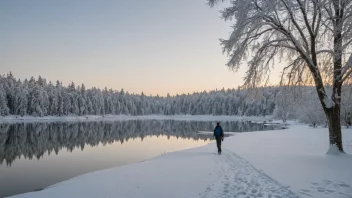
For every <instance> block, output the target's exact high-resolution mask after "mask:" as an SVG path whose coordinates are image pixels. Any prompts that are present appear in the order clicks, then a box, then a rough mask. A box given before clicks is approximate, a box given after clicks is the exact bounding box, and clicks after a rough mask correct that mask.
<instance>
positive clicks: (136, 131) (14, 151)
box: [0, 120, 273, 166]
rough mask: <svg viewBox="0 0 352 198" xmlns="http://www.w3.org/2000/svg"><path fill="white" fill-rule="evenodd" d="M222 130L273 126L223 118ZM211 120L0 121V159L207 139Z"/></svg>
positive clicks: (2, 160)
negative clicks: (163, 139)
mask: <svg viewBox="0 0 352 198" xmlns="http://www.w3.org/2000/svg"><path fill="white" fill-rule="evenodd" d="M222 126H223V128H224V129H225V131H236V132H243V131H260V130H271V129H273V126H265V125H262V124H254V123H251V122H223V123H222ZM213 127H214V123H212V122H195V121H173V120H130V121H115V122H104V121H100V122H75V123H73V122H69V123H62V122H57V123H17V124H0V163H1V164H3V163H6V164H7V165H8V166H11V164H12V163H13V162H14V161H15V160H16V159H20V157H21V156H23V157H24V158H26V159H27V158H28V159H33V158H37V159H40V158H42V157H43V155H44V154H45V153H46V152H48V154H51V153H52V152H55V154H58V153H59V151H60V150H61V149H63V148H67V150H68V151H70V152H72V151H73V150H74V149H77V148H80V149H81V150H83V149H84V147H85V146H86V145H90V146H97V145H98V144H100V143H102V144H103V145H106V144H111V143H114V142H116V141H119V142H120V143H121V144H123V143H124V142H126V141H128V140H129V139H136V138H140V139H141V140H142V141H143V139H144V138H145V137H147V136H160V135H166V136H167V137H168V138H170V136H174V137H177V138H187V139H194V140H209V139H210V138H212V137H211V135H200V134H198V131H212V129H213Z"/></svg>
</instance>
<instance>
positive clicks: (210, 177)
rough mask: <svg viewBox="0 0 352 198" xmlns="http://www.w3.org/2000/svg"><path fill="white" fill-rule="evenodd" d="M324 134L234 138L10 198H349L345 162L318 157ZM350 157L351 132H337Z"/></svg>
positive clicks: (349, 163)
mask: <svg viewBox="0 0 352 198" xmlns="http://www.w3.org/2000/svg"><path fill="white" fill-rule="evenodd" d="M327 134H328V131H327V129H326V128H310V127H309V126H307V125H300V124H296V123H291V125H290V127H289V128H288V129H285V130H275V131H261V132H251V133H241V134H237V135H236V136H232V137H229V138H226V139H225V141H224V142H223V155H221V156H218V155H217V154H215V144H214V143H211V144H209V145H207V146H204V147H199V148H194V149H189V150H184V151H179V152H173V153H167V154H164V155H161V156H159V157H156V158H153V159H150V160H146V161H143V162H140V163H135V164H130V165H126V166H121V167H115V168H111V169H107V170H102V171H96V172H92V173H88V174H84V175H81V176H78V177H75V178H72V179H70V180H67V181H63V182H60V183H58V184H55V185H53V186H50V187H48V188H45V189H44V190H42V191H38V192H30V193H26V194H20V195H15V196H14V197H29V198H30V197H39V198H41V197H82V198H83V197H84V198H86V197H143V198H144V197H146V198H149V197H169V198H174V197H175V198H176V197H183V198H188V197H189V198H191V197H202V198H203V197H204V198H214V197H225V198H226V197H246V196H250V197H285V198H291V197H292V198H296V197H302V198H308V197H317V198H318V197H319V198H330V197H334V198H349V197H351V195H352V171H350V167H352V156H351V155H348V154H346V155H340V156H331V155H325V153H326V151H327V150H328V147H329V145H328V138H327V137H328V136H327ZM343 136H344V139H343V141H344V147H345V151H346V152H347V153H352V130H351V129H344V130H343Z"/></svg>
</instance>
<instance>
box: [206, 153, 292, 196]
mask: <svg viewBox="0 0 352 198" xmlns="http://www.w3.org/2000/svg"><path fill="white" fill-rule="evenodd" d="M218 157H219V158H218V159H215V160H218V161H219V167H220V168H219V171H218V173H217V174H218V175H219V177H218V179H217V181H215V182H214V183H213V184H210V185H209V186H208V187H207V188H206V189H205V191H204V192H203V193H201V194H199V197H200V198H230V197H231V198H298V196H297V195H296V194H294V193H293V192H292V191H290V190H289V189H288V187H285V186H282V185H281V184H280V183H278V182H277V181H275V180H273V179H272V178H270V177H269V176H267V175H266V174H264V173H263V172H261V171H258V170H257V169H255V168H254V167H253V166H252V165H251V164H250V163H249V162H247V161H246V160H245V159H243V158H241V157H239V156H237V155H236V154H234V153H232V152H231V151H229V150H225V152H223V154H222V155H220V156H218Z"/></svg>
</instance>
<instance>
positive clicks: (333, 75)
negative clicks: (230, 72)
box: [208, 0, 352, 152]
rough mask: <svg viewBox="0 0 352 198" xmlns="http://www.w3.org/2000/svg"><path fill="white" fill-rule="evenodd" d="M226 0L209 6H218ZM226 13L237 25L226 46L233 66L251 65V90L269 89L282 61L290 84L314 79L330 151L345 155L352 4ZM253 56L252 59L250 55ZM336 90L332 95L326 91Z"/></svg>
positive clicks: (274, 4) (305, 0) (249, 6)
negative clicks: (344, 95) (343, 112)
mask: <svg viewBox="0 0 352 198" xmlns="http://www.w3.org/2000/svg"><path fill="white" fill-rule="evenodd" d="M223 1H226V0H208V2H209V4H210V5H211V6H212V5H214V4H216V3H218V2H223ZM229 3H230V6H229V7H227V8H225V9H224V10H223V11H222V17H223V18H224V20H233V21H234V25H233V32H232V33H231V35H230V37H229V39H227V40H221V44H222V45H223V47H224V51H225V52H227V53H228V54H229V57H230V59H229V61H228V63H227V65H228V66H229V67H230V68H232V69H234V70H237V69H238V68H239V67H240V65H241V63H242V62H243V60H248V70H247V73H246V76H245V85H247V86H248V87H256V86H258V85H260V84H262V83H264V84H265V83H266V82H267V80H268V79H269V76H270V70H271V67H272V66H273V65H274V64H275V63H277V61H276V59H283V58H285V61H286V63H287V66H286V67H285V68H284V69H283V77H287V78H283V80H282V82H284V79H288V81H286V82H287V83H297V82H302V81H304V80H307V78H305V77H309V78H310V79H312V83H314V85H315V87H316V92H317V94H318V98H319V101H320V104H321V105H322V108H323V110H324V113H325V115H326V117H327V120H328V124H329V139H330V145H333V146H336V147H337V148H338V149H339V150H340V151H341V152H343V146H342V137H341V124H340V108H341V106H340V105H341V88H342V85H343V83H344V82H345V81H346V80H347V79H349V78H351V73H352V54H351V47H352V45H351V43H352V31H351V30H352V1H351V0H231V1H229ZM249 53H250V54H251V55H250V56H248V54H249ZM327 85H331V87H332V92H331V93H330V94H328V93H327V91H326V88H325V86H327Z"/></svg>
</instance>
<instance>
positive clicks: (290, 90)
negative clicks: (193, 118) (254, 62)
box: [0, 73, 352, 125]
mask: <svg viewBox="0 0 352 198" xmlns="http://www.w3.org/2000/svg"><path fill="white" fill-rule="evenodd" d="M342 94H343V101H342V104H341V105H342V109H341V118H342V120H341V121H342V123H344V124H346V125H351V120H352V118H351V113H352V85H345V86H344V87H343V93H342ZM106 114H111V115H121V114H124V115H151V114H153V115H182V114H189V115H236V116H267V115H273V116H274V117H276V118H278V119H283V120H287V119H299V120H301V121H303V122H307V123H311V124H313V125H317V124H324V123H325V121H326V118H325V115H324V113H323V111H322V107H321V105H320V104H319V101H318V98H317V94H316V91H315V87H308V86H295V87H292V86H291V87H286V86H274V87H262V88H258V89H255V90H249V89H241V88H237V89H227V90H225V89H221V90H213V91H209V92H207V91H202V92H194V93H192V94H180V95H179V94H177V95H175V96H170V95H169V94H168V95H167V96H166V97H161V96H146V95H145V94H144V93H143V92H142V93H140V94H131V93H129V92H128V91H125V90H123V89H121V90H120V91H117V90H112V89H108V88H105V89H99V88H95V87H93V88H91V89H87V88H86V87H85V85H84V84H82V85H76V84H75V83H74V82H72V83H70V84H69V85H68V86H64V85H62V83H61V82H60V81H56V83H55V84H54V83H52V82H47V80H46V79H45V78H42V77H41V76H39V77H38V78H37V79H35V78H34V77H31V78H30V79H29V80H28V79H25V80H24V81H21V80H20V79H16V78H15V77H14V76H13V75H12V74H11V73H9V74H7V75H0V115H1V116H6V115H18V116H24V115H31V116H40V117H41V116H65V115H78V116H84V115H106Z"/></svg>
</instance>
